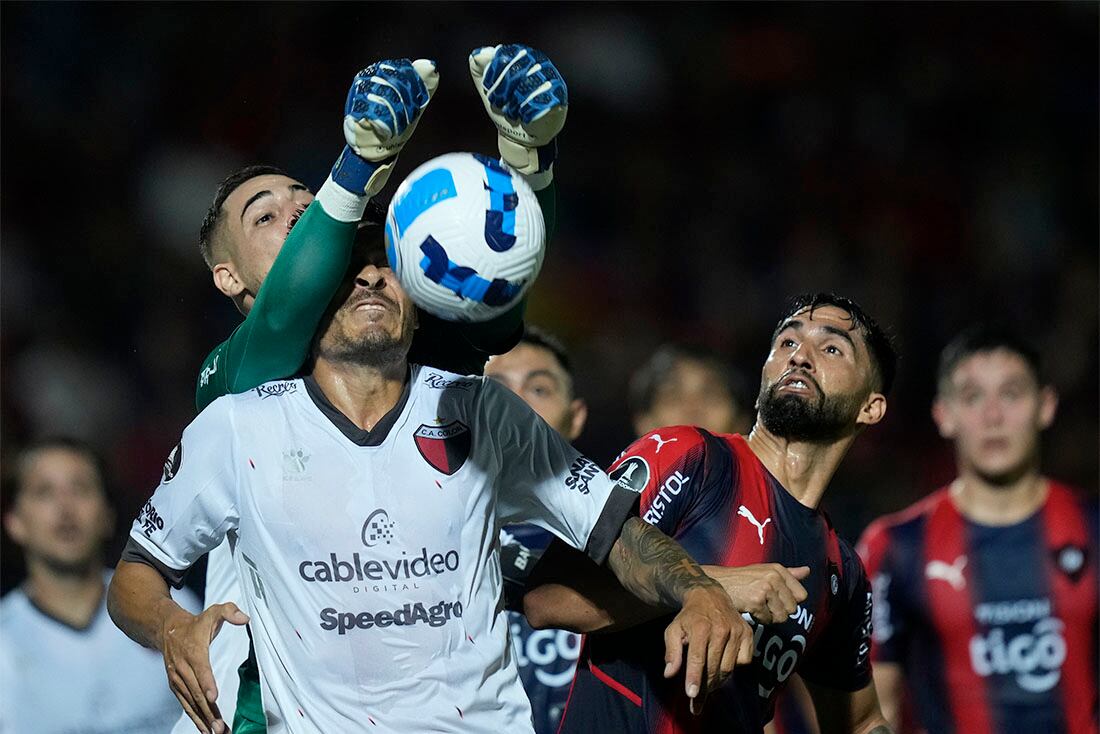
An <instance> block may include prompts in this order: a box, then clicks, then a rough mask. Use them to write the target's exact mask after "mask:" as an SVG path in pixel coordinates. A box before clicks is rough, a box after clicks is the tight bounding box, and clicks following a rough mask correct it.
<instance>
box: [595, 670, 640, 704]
mask: <svg viewBox="0 0 1100 734" xmlns="http://www.w3.org/2000/svg"><path fill="white" fill-rule="evenodd" d="M588 669H589V670H591V671H592V675H594V676H596V678H598V679H599V680H600V681H601V682H603V684H604V685H606V686H607V687H609V688H611V689H612V690H614V691H616V692H618V693H619V694H621V695H622V696H624V697H625V698H626V699H627V700H628V701H630V702H631V703H632V704H634V705H635V706H638V707H639V708H640V707H641V705H642V697H641V696H639V695H638V694H637V693H635V692H634V691H632V690H630V689H629V688H627V687H626V686H624V685H623V684H622V683H620V682H619V681H617V680H615V679H614V678H612V677H611V676H610V675H608V674H607V673H605V672H603V671H602V670H600V669H599V668H597V667H596V664H595V663H593V662H591V661H589V663H588Z"/></svg>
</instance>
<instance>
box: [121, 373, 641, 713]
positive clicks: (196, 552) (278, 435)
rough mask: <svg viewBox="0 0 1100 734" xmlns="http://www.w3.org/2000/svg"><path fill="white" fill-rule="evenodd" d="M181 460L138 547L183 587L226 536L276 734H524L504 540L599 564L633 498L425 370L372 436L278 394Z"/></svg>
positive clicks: (305, 387) (502, 411) (475, 387)
mask: <svg viewBox="0 0 1100 734" xmlns="http://www.w3.org/2000/svg"><path fill="white" fill-rule="evenodd" d="M175 455H178V458H177V459H176V460H174V461H173V462H172V470H171V471H166V473H165V479H164V481H162V483H161V485H160V486H159V487H158V488H157V490H156V492H155V493H154V495H153V497H152V498H151V499H150V501H149V502H147V503H146V505H145V506H144V507H143V509H142V511H141V513H140V515H139V517H138V519H137V520H136V521H135V522H134V526H133V528H132V530H131V533H130V535H131V539H132V540H133V541H134V545H135V546H137V547H139V548H140V549H141V550H142V551H143V552H144V554H145V555H146V556H147V558H148V560H149V561H150V562H152V563H154V564H155V565H157V567H158V568H160V569H161V571H162V573H164V574H165V575H166V576H167V577H168V578H170V579H172V578H174V577H178V576H179V574H180V572H181V571H182V570H184V569H186V568H187V567H189V566H190V565H191V564H192V563H193V562H194V561H195V560H196V559H197V558H198V557H199V556H200V555H202V554H203V553H204V552H206V551H209V550H210V549H212V548H213V547H215V546H216V545H218V544H219V543H220V542H221V541H222V539H223V538H224V537H226V536H228V537H229V538H230V540H231V542H232V543H233V545H234V553H233V556H234V561H235V564H236V567H237V572H238V576H239V577H240V580H241V585H242V587H243V596H244V601H245V604H246V607H247V608H246V611H247V613H248V614H249V615H250V617H251V621H250V628H251V632H252V637H253V640H254V644H255V648H256V655H257V661H258V663H259V668H260V680H261V684H262V691H263V703H264V712H265V715H266V717H267V723H268V729H269V731H271V732H273V733H274V732H281V731H290V732H341V733H343V732H355V731H364V732H402V733H404V732H413V731H416V732H421V731H455V732H457V731H497V732H504V731H507V732H515V731H530V730H531V721H530V720H531V710H530V704H529V703H528V701H527V698H526V697H525V695H524V692H523V688H522V686H521V685H520V682H519V678H518V675H517V670H516V663H515V660H514V658H513V656H512V653H511V649H510V646H509V645H508V620H507V616H506V613H505V612H504V608H503V598H502V584H501V569H500V560H499V545H498V532H499V530H500V526H501V525H504V524H506V523H516V522H531V523H534V524H536V525H539V526H541V527H543V528H545V529H547V530H549V531H551V532H553V533H554V534H555V535H557V536H558V537H560V538H561V539H562V540H564V541H565V542H567V543H569V544H570V545H572V546H573V547H575V548H578V549H584V550H585V551H586V552H587V553H588V554H589V555H590V556H592V557H593V558H594V559H596V560H597V561H600V562H602V561H603V560H604V559H605V558H606V555H607V553H608V552H609V551H610V548H611V545H612V543H613V542H614V540H615V538H617V537H618V534H619V531H620V529H621V526H622V522H623V520H624V519H625V518H626V516H627V515H628V513H629V512H630V510H631V508H632V506H633V505H634V503H635V502H636V500H637V495H636V494H634V493H632V492H631V491H629V490H628V489H625V488H623V487H619V486H616V485H615V484H614V483H613V482H612V481H611V480H610V479H608V478H607V476H606V475H605V474H604V473H603V472H602V471H600V469H599V468H598V467H597V466H596V464H595V463H593V462H592V461H590V460H588V459H586V458H585V457H583V456H581V455H580V454H579V453H578V452H577V451H576V449H574V448H573V447H572V446H570V445H569V443H568V442H567V441H566V440H565V439H564V438H562V437H561V436H560V435H558V433H557V432H555V431H554V430H553V429H551V428H550V427H549V426H547V425H546V423H545V422H543V421H542V419H541V418H539V417H538V416H537V415H536V414H535V413H534V411H532V410H531V408H530V407H528V406H527V404H526V403H524V402H523V401H522V400H521V399H520V398H519V397H517V396H516V395H514V394H513V393H512V392H511V391H509V390H508V389H507V388H505V387H502V386H500V385H498V384H496V383H494V382H492V381H486V380H483V379H481V378H477V377H461V376H459V375H454V374H451V373H447V372H442V371H440V370H435V369H432V368H427V367H419V366H415V365H413V366H411V367H410V370H409V381H408V383H407V385H406V388H405V391H404V393H403V394H402V397H401V399H400V401H399V402H398V404H397V406H395V407H394V409H393V410H392V411H390V413H388V414H387V415H386V416H385V417H384V418H383V419H382V420H381V421H380V422H379V424H378V425H377V426H376V427H375V428H374V430H372V431H364V430H361V429H359V428H358V427H356V426H355V425H354V424H353V423H351V421H349V420H348V419H347V418H346V417H345V416H343V415H342V414H341V413H339V411H337V410H336V409H335V408H334V407H333V406H332V405H331V403H329V401H328V400H327V399H326V398H325V396H324V394H323V393H322V392H321V390H320V388H319V387H318V386H317V384H316V382H314V381H313V380H312V379H311V378H306V379H304V380H291V381H280V382H271V383H267V384H265V385H261V386H260V387H258V388H256V389H255V390H252V391H250V392H248V393H244V394H242V395H230V396H225V397H222V398H220V399H218V400H217V401H215V402H214V403H212V404H211V405H210V406H209V407H208V408H207V409H206V410H204V411H203V412H202V413H201V414H200V415H199V416H198V418H196V419H195V421H194V422H192V423H191V425H190V426H189V427H188V428H187V429H186V430H185V431H184V434H183V440H182V442H181V444H180V446H179V447H177V451H176V452H174V456H175ZM223 713H225V712H223Z"/></svg>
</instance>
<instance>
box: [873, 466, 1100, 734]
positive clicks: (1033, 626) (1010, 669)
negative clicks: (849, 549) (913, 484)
mask: <svg viewBox="0 0 1100 734" xmlns="http://www.w3.org/2000/svg"><path fill="white" fill-rule="evenodd" d="M1046 491H1047V498H1046V501H1045V502H1044V503H1043V506H1042V508H1041V509H1040V510H1039V511H1038V512H1036V513H1035V514H1034V515H1032V516H1031V517H1029V518H1027V519H1025V520H1023V521H1022V522H1019V523H1014V524H1013V525H1011V526H1005V527H996V526H988V525H983V524H981V523H976V522H973V521H971V520H968V519H967V518H966V517H964V516H963V514H962V513H961V512H959V510H958V508H957V507H956V506H955V504H954V502H952V499H951V492H950V489H949V488H946V487H945V488H943V489H941V490H939V491H937V492H935V493H934V494H932V495H931V496H930V497H928V498H926V499H925V500H923V501H921V502H919V503H918V504H916V505H915V506H913V507H912V508H910V509H908V510H906V511H904V512H901V513H898V514H896V515H891V516H888V517H886V518H883V519H881V520H879V521H877V522H876V523H875V524H874V525H872V526H871V527H870V528H868V530H867V532H866V534H865V535H864V538H863V540H862V541H861V547H860V550H861V553H862V554H863V555H864V557H865V558H866V560H867V571H868V573H869V574H870V575H871V577H872V579H873V581H874V589H875V618H874V625H875V633H874V642H875V644H874V659H875V661H876V662H883V663H895V664H900V665H901V666H902V667H903V669H904V670H905V674H906V677H907V688H908V690H909V691H910V693H911V695H912V696H913V702H914V705H915V708H916V712H915V713H916V715H917V718H918V720H919V721H920V724H921V726H922V727H923V728H924V729H925V730H927V731H928V732H930V733H939V732H944V733H952V734H953V733H955V732H958V733H959V734H961V733H962V732H966V733H967V734H971V733H973V734H1001V733H1004V734H1009V733H1011V732H1020V733H1021V734H1024V733H1025V732H1026V733H1031V732H1040V731H1041V732H1049V733H1050V734H1055V733H1056V732H1073V733H1076V732H1080V733H1081V734H1087V733H1088V732H1095V731H1096V700H1097V699H1096V645H1097V638H1096V620H1097V599H1096V573H1097V571H1096V544H1095V537H1096V530H1095V522H1096V511H1095V507H1093V508H1092V509H1091V510H1086V509H1085V507H1084V506H1083V504H1082V502H1081V501H1080V499H1079V498H1078V496H1077V495H1076V494H1075V493H1074V492H1073V491H1072V490H1070V488H1069V487H1067V486H1066V485H1064V484H1061V483H1059V482H1055V481H1050V482H1049V483H1048V488H1047V490H1046Z"/></svg>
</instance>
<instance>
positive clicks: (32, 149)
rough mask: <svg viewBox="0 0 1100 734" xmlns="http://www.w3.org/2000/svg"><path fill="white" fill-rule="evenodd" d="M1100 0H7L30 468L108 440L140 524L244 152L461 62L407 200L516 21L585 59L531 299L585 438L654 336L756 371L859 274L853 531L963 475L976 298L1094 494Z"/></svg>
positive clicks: (7, 307) (611, 448) (10, 309)
mask: <svg viewBox="0 0 1100 734" xmlns="http://www.w3.org/2000/svg"><path fill="white" fill-rule="evenodd" d="M1097 8H1098V6H1097V4H1095V3H1042V4H1025V3H1012V4H1005V5H998V4H993V3H981V4H932V3H920V4H911V5H903V4H897V3H891V4H875V5H865V4H856V3H844V4H824V3H815V4H807V5H793V4H781V5H779V4H751V5H719V4H679V5H660V4H647V5H640V6H636V5H628V4H599V3H582V4H538V5H535V4H530V5H529V4H519V3H514V4H497V5H473V4H460V3H447V4H442V5H436V4H424V3H405V4H401V5H387V4H384V3H361V4H355V3H340V4H331V5H329V4H320V3H311V4H303V5H294V4H289V3H287V4H275V5H267V4H259V3H242V4H234V5H219V4H207V3H202V4H197V3H196V4H181V5H174V4H166V3H158V4H126V5H111V4H104V3H96V4H79V5H72V4H62V3H35V4H20V3H3V5H2V7H0V12H2V19H0V54H2V58H0V61H2V64H0V80H2V92H0V94H2V98H0V99H2V112H3V119H2V126H0V132H2V135H0V189H2V204H0V238H2V277H3V281H2V288H0V296H2V301H0V306H2V329H0V360H2V362H0V369H2V371H0V398H2V400H0V407H2V411H0V431H2V444H0V450H2V453H0V459H2V460H3V468H4V470H5V474H8V475H10V470H11V462H10V460H9V459H10V458H11V457H12V456H13V455H14V454H15V452H17V451H18V449H19V448H20V446H21V445H23V444H24V443H25V442H26V441H27V440H30V439H32V438H34V437H36V436H40V435H43V434H52V433H57V432H67V433H73V434H76V435H78V436H81V437H83V438H86V439H89V440H91V441H92V442H93V443H95V444H96V445H97V446H98V447H99V448H101V449H102V450H103V451H104V452H105V453H106V455H107V457H108V460H109V464H110V467H111V471H112V478H111V483H112V488H113V490H114V492H115V498H116V501H117V504H118V507H119V511H120V522H119V536H120V537H122V536H123V535H124V533H125V530H126V529H127V528H128V525H129V521H130V519H131V518H132V517H133V515H134V513H135V511H136V509H137V508H138V507H139V506H140V504H141V502H142V501H144V498H145V497H146V496H147V495H148V494H149V492H151V490H152V488H153V486H154V485H155V483H156V481H157V479H158V475H159V471H160V466H161V462H162V461H163V459H164V457H165V456H166V455H167V453H168V451H169V450H170V449H171V448H172V446H173V445H174V444H175V443H176V441H177V440H178V436H179V433H180V431H181V430H182V428H183V427H184V426H185V425H186V424H187V423H188V422H189V421H190V419H191V418H192V417H193V405H192V399H193V393H194V384H195V378H196V372H197V370H198V368H199V366H200V363H201V362H202V359H203V357H204V356H205V355H206V353H207V352H208V351H209V350H210V349H211V348H212V347H213V346H214V345H215V344H217V343H218V342H219V341H221V340H222V339H224V338H225V336H226V335H227V334H228V333H229V331H230V330H231V329H232V328H233V326H234V325H235V324H236V323H237V322H238V319H239V316H238V315H237V313H236V311H235V310H234V309H233V307H232V305H231V304H230V302H229V301H228V300H226V299H225V298H224V297H222V296H221V295H220V294H218V293H217V292H216V291H215V290H214V288H213V287H212V285H211V280H210V276H209V274H208V272H207V271H206V269H205V267H204V265H203V263H202V260H201V258H200V256H199V252H198V245H197V232H198V226H199V222H200V221H201V218H202V215H203V213H204V211H205V209H206V207H207V206H208V204H209V201H210V200H211V198H212V196H213V192H214V189H215V187H216V185H217V182H218V181H219V180H220V179H221V178H222V177H223V176H224V175H225V174H226V173H228V172H229V171H230V170H232V169H234V168H235V167H237V166H238V165H240V164H243V163H247V162H269V163H275V164H277V165H280V166H282V167H284V168H285V169H286V170H288V171H289V172H290V173H291V175H294V176H296V177H298V178H300V179H302V180H303V181H305V182H306V183H308V184H310V185H313V186H317V185H319V184H320V183H321V182H322V181H323V180H324V177H325V175H326V174H327V171H328V168H329V166H330V165H331V163H332V161H333V160H334V159H335V157H336V156H337V154H338V153H339V152H340V150H341V147H342V145H343V139H342V133H341V128H340V124H341V116H342V111H343V100H344V95H345V93H346V90H347V86H348V84H349V82H350V80H351V78H352V76H353V75H354V73H355V72H356V71H357V70H358V69H359V68H360V67H362V66H365V65H366V64H367V63H369V62H370V61H373V60H375V59H378V58H385V57H394V56H408V57H413V58H415V57H419V56H424V57H430V58H435V59H436V60H437V61H438V63H439V67H440V72H441V86H440V90H439V93H438V94H437V96H436V98H435V100H434V101H433V102H432V104H431V106H430V108H429V109H428V111H427V114H426V116H425V118H424V120H423V121H422V122H421V124H420V126H419V128H418V129H417V131H416V135H415V136H414V138H413V139H412V142H411V143H410V144H409V145H408V146H407V147H406V149H405V152H404V153H403V154H402V157H401V160H400V163H399V165H398V169H397V172H396V174H395V175H394V177H393V179H392V181H391V184H390V185H389V186H388V187H387V189H386V191H384V192H383V194H382V197H383V198H384V199H387V200H388V197H389V195H390V194H391V193H392V191H393V189H394V187H395V186H396V184H397V182H399V181H400V180H401V179H402V178H403V177H404V175H405V174H406V173H408V172H409V171H411V170H412V169H413V168H414V167H415V166H416V165H418V164H419V163H421V162H423V161H424V160H426V159H427V158H429V157H431V156H434V155H437V154H440V153H443V152H448V151H451V150H462V149H468V150H477V151H482V152H489V153H495V137H494V132H493V129H492V127H491V125H490V123H489V122H488V120H487V118H486V116H485V114H484V111H483V109H482V107H481V102H480V100H479V99H478V97H477V95H476V93H475V92H474V90H473V87H472V83H471V81H470V79H469V75H468V72H467V66H466V56H467V54H468V53H469V52H470V50H471V49H472V48H474V47H475V46H480V45H483V44H490V43H500V42H508V41H521V42H526V43H530V44H532V45H535V46H537V47H539V48H541V49H542V50H544V51H546V52H547V53H548V54H549V55H550V57H551V58H552V59H553V60H554V61H555V62H556V63H557V65H558V66H559V68H560V69H561V70H562V72H563V74H564V75H565V77H566V79H567V81H568V83H569V90H570V111H569V120H568V123H567V125H566V129H565V132H564V133H563V134H562V136H561V139H560V142H561V156H560V159H559V162H558V166H557V168H556V172H557V181H558V184H559V217H558V234H557V237H556V239H555V241H554V242H553V243H551V251H550V254H549V256H548V259H547V263H546V266H545V268H544V270H543V274H542V276H541V277H540V281H539V283H538V285H537V286H536V288H535V291H534V297H533V301H532V303H531V308H530V316H531V320H532V321H533V322H535V323H539V324H541V325H543V326H546V327H548V328H549V329H551V330H552V331H555V332H557V333H558V334H559V335H560V336H562V337H563V338H564V339H565V341H566V342H567V344H568V345H569V346H570V347H571V348H572V350H573V352H574V359H575V362H576V364H577V369H578V372H579V381H578V382H579V390H580V392H581V394H583V395H584V396H586V397H587V398H588V400H589V402H590V404H591V407H592V410H593V415H592V418H591V420H590V422H589V426H588V429H587V430H586V431H585V433H584V435H583V436H582V437H581V439H580V440H579V441H578V444H579V445H580V447H581V448H582V449H583V450H585V451H586V452H588V453H590V454H591V455H592V456H593V457H594V458H596V459H597V460H600V461H601V462H607V461H609V460H610V459H611V458H612V457H613V456H614V455H615V454H616V453H618V451H619V450H620V449H621V448H623V447H624V446H625V445H626V444H627V443H628V442H629V440H630V439H631V433H630V427H629V420H628V417H627V414H626V410H625V385H626V382H627V378H628V376H629V374H630V373H631V371H632V370H633V369H634V368H635V366H637V365H638V364H639V363H640V362H641V361H642V360H643V359H644V358H645V357H646V356H647V355H648V354H649V353H650V352H651V351H652V350H653V349H654V348H655V347H656V346H657V345H659V344H660V343H662V342H664V341H666V340H670V339H690V340H692V341H697V342H703V343H706V344H709V345H710V346H711V347H713V348H715V349H718V350H720V351H721V352H722V353H723V354H724V355H725V356H727V357H728V359H729V360H730V361H731V362H732V363H733V364H734V365H736V366H737V368H738V369H739V370H741V371H742V373H743V374H744V378H745V385H746V388H745V392H746V395H745V396H744V397H745V399H748V400H751V399H752V396H753V394H754V393H755V389H754V388H755V385H756V384H757V380H758V374H759V373H758V371H759V369H760V366H761V364H762V362H763V359H764V356H765V354H766V351H767V347H768V339H769V336H770V333H771V329H772V327H773V325H774V322H775V321H776V319H777V317H778V316H779V313H780V309H781V307H782V305H783V301H784V300H785V297H786V296H788V295H791V294H793V293H796V292H799V291H804V290H836V291H838V292H841V293H844V294H847V295H850V296H852V297H854V298H856V299H857V300H858V301H860V302H861V303H862V304H863V305H864V306H865V307H866V308H867V309H868V310H869V311H870V312H871V313H872V314H874V315H875V316H876V317H877V318H878V319H879V320H880V321H882V322H884V323H885V324H887V325H889V326H890V327H891V329H892V330H893V332H894V334H895V335H896V337H897V341H898V345H899V347H900V350H901V353H902V362H901V369H900V376H899V380H898V383H897V386H896V388H895V391H894V393H893V395H892V396H891V400H890V410H889V416H888V418H887V420H886V422H885V424H883V425H882V426H880V427H878V428H875V429H874V430H873V431H871V432H869V433H868V434H867V435H866V436H864V437H862V438H861V439H860V440H859V441H858V442H857V443H856V445H855V448H854V449H853V452H852V455H851V456H850V457H849V459H848V460H847V461H846V462H845V464H844V466H843V468H842V470H841V472H840V474H839V475H838V476H837V478H836V479H835V481H834V483H833V486H832V489H831V490H830V494H829V496H828V497H827V498H826V507H827V508H829V509H830V511H831V513H832V515H833V517H834V520H835V521H836V523H837V525H838V526H839V528H840V529H841V531H842V532H843V534H845V535H846V536H848V537H849V538H853V537H854V536H855V535H856V534H858V533H859V531H860V530H861V529H862V528H863V526H864V525H865V524H866V522H867V521H868V520H870V519H871V518H872V517H873V516H874V515H875V514H877V513H881V512H884V511H888V510H894V509H898V508H900V507H902V506H903V505H905V504H907V503H909V502H911V501H912V500H913V499H915V498H917V497H919V496H921V495H922V494H924V493H926V492H928V491H930V490H931V489H933V488H935V487H936V486H938V484H939V483H942V482H944V481H946V480H948V479H950V477H951V476H952V470H953V467H952V459H951V453H950V447H949V446H947V445H945V444H943V443H942V442H941V441H940V440H939V439H938V438H937V436H936V433H935V429H934V427H933V425H932V422H931V420H930V418H929V413H928V409H929V403H930V400H931V397H932V390H933V371H934V367H935V361H936V358H937V356H938V353H939V350H940V349H941V348H942V346H943V345H944V343H945V342H946V340H947V339H948V338H949V337H950V336H951V335H953V334H954V333H955V332H956V331H958V330H959V329H960V328H962V327H964V326H965V325H967V324H969V323H971V322H973V321H975V320H977V319H981V318H994V319H999V320H1002V321H1007V322H1008V323H1010V324H1013V325H1016V326H1017V327H1018V328H1019V329H1021V330H1022V331H1023V332H1024V333H1026V334H1027V335H1028V336H1029V337H1031V338H1032V339H1033V340H1034V341H1035V342H1036V343H1037V344H1038V345H1039V346H1040V347H1041V349H1042V350H1043V353H1044V355H1045V358H1046V366H1047V367H1048V368H1049V376H1050V378H1051V380H1052V381H1053V383H1054V384H1055V385H1056V386H1057V388H1058V389H1059V391H1060V393H1061V397H1062V403H1061V408H1060V414H1059V417H1058V420H1057V423H1056V425H1055V426H1054V428H1053V429H1052V430H1050V431H1049V433H1048V435H1047V438H1046V441H1045V456H1044V461H1045V466H1046V469H1047V470H1048V471H1049V473H1051V474H1052V475H1054V476H1057V477H1060V478H1063V479H1065V480H1068V481H1071V482H1074V483H1076V484H1078V485H1079V486H1081V487H1083V488H1084V489H1086V490H1087V491H1089V492H1095V488H1096V480H1097V452H1098V447H1100V440H1098V436H1097V375H1098V364H1097V349H1098V344H1097V311H1098V304H1097V292H1098V289H1097V221H1098V220H1097V201H1098V191H1097V131H1098V128H1097V89H1098V74H1097V61H1098V59H1097V27H1098V11H1097ZM4 550H5V551H6V552H4V553H3V557H2V576H0V581H2V586H3V588H5V589H6V588H8V587H10V586H11V584H13V583H15V582H17V581H18V579H19V578H20V574H21V566H20V563H19V559H18V553H14V552H10V551H11V548H10V546H9V545H5V547H4Z"/></svg>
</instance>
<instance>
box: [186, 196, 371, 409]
mask: <svg viewBox="0 0 1100 734" xmlns="http://www.w3.org/2000/svg"><path fill="white" fill-rule="evenodd" d="M356 226H357V223H356V222H341V221H338V220H336V219H333V218H332V217H330V216H329V215H328V214H327V213H326V212H325V210H324V209H323V208H322V207H321V205H320V204H319V203H316V202H315V203H314V204H312V205H311V206H309V207H307V208H306V211H305V213H304V214H302V218H301V219H300V220H299V221H298V223H297V224H296V225H295V226H294V229H292V230H291V231H290V235H289V236H287V238H286V242H285V243H284V244H283V248H282V250H280V252H279V256H278V257H277V258H275V263H274V264H273V265H272V266H271V271H270V272H269V273H268V274H267V277H266V278H265V279H264V282H263V285H262V286H261V287H260V292H259V293H258V294H257V296H256V302H255V303H254V304H253V306H252V310H251V311H250V312H249V314H248V317H247V318H245V320H244V322H243V323H242V324H241V325H240V326H238V327H237V328H236V329H235V330H234V331H233V333H232V334H231V335H230V336H229V338H228V339H227V340H226V341H224V342H222V343H221V344H219V345H218V346H217V347H216V348H215V349H214V351H212V352H211V353H210V354H209V355H208V356H207V358H206V360H205V361H204V362H203V367H202V371H201V372H200V374H199V379H198V385H197V386H196V390H195V405H196V407H197V408H198V410H200V411H201V410H202V409H203V408H205V407H206V406H207V405H209V404H210V403H212V402H213V401H214V400H216V399H217V398H219V397H221V396H222V395H225V394H227V393H239V392H244V391H246V390H251V389H252V388H254V387H256V386H257V385H260V384H263V383H264V382H267V381H269V380H277V379H279V378H280V377H289V376H291V375H293V374H294V373H295V372H297V371H298V369H299V368H300V367H301V366H302V364H303V363H304V362H305V360H306V357H307V356H308V355H309V347H310V344H311V343H312V340H313V334H314V332H315V331H317V325H318V324H319V323H320V321H321V317H322V316H323V315H324V312H325V308H326V307H327V306H328V304H329V301H331V300H332V296H333V295H334V294H335V293H336V291H337V289H338V288H339V287H340V283H341V281H342V280H343V277H344V274H345V273H346V272H347V268H348V263H349V262H350V260H351V249H352V244H353V243H354V241H355V231H356Z"/></svg>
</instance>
